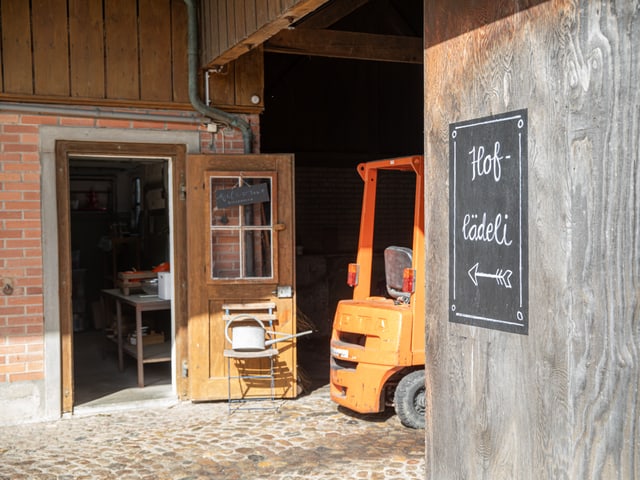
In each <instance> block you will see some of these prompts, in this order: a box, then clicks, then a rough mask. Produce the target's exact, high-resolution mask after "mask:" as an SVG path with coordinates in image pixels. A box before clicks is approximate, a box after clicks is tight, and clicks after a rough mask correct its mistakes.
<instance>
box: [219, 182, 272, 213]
mask: <svg viewBox="0 0 640 480" xmlns="http://www.w3.org/2000/svg"><path fill="white" fill-rule="evenodd" d="M268 201H269V186H268V185H267V184H266V183H258V184H256V185H242V186H241V187H234V188H229V189H226V190H216V208H229V207H237V206H239V205H252V204H254V203H264V202H268Z"/></svg>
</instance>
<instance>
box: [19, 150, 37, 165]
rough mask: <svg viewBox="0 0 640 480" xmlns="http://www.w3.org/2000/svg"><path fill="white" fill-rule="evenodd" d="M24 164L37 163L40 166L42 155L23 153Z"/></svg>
mask: <svg viewBox="0 0 640 480" xmlns="http://www.w3.org/2000/svg"><path fill="white" fill-rule="evenodd" d="M22 162H23V163H32V162H37V163H38V165H40V153H39V152H35V153H23V154H22Z"/></svg>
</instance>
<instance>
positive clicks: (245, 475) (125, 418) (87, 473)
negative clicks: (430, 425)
mask: <svg viewBox="0 0 640 480" xmlns="http://www.w3.org/2000/svg"><path fill="white" fill-rule="evenodd" d="M424 475H425V474H424V431H422V430H411V429H407V428H405V427H403V426H402V425H401V424H400V422H399V421H398V419H397V417H396V416H395V415H388V414H384V415H369V416H360V415H354V414H349V413H348V412H347V411H345V410H343V409H342V408H338V407H337V406H336V405H335V404H334V403H333V402H331V400H330V399H329V391H328V386H325V387H321V388H319V389H317V390H315V391H314V392H312V393H311V394H310V395H306V396H303V397H300V398H298V399H296V400H288V401H283V402H282V403H281V405H280V408H279V410H278V411H277V412H276V411H273V410H271V411H255V410H239V411H234V412H232V413H231V414H229V413H228V408H227V404H226V403H225V402H215V403H200V404H193V403H189V402H184V403H178V404H176V405H174V406H171V407H155V408H144V409H138V410H135V411H133V410H128V411H118V412H114V413H103V414H98V415H93V416H85V417H78V416H74V417H71V418H64V419H61V420H58V421H55V422H46V423H37V424H26V425H18V426H9V427H2V429H1V430H0V479H11V480H16V479H29V480H32V479H60V480H62V479H69V480H71V479H74V480H75V479H116V478H117V479H119V480H127V479H131V480H133V479H146V480H152V479H153V480H156V479H180V480H196V479H225V480H226V479H228V480H236V479H243V480H244V479H246V480H257V479H340V480H342V479H351V478H353V479H414V478H420V479H422V478H424Z"/></svg>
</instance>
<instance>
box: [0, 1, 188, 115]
mask: <svg viewBox="0 0 640 480" xmlns="http://www.w3.org/2000/svg"><path fill="white" fill-rule="evenodd" d="M0 28H1V29H2V35H1V41H2V43H1V48H2V75H1V78H0V98H5V99H28V100H34V98H35V99H37V98H40V99H43V100H47V99H48V100H52V99H56V98H66V99H69V98H73V99H74V100H76V101H79V102H81V101H83V100H84V101H86V102H87V103H95V101H103V102H107V103H108V102H115V103H118V102H119V103H131V102H140V103H143V104H149V105H159V106H166V107H171V106H172V105H174V104H182V106H184V104H188V103H189V98H188V77H187V75H188V70H187V57H186V50H187V19H186V6H185V4H184V2H183V0H135V1H132V0H32V1H31V2H28V1H23V0H0ZM36 97H37V98H36Z"/></svg>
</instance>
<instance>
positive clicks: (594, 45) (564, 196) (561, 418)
mask: <svg viewBox="0 0 640 480" xmlns="http://www.w3.org/2000/svg"><path fill="white" fill-rule="evenodd" d="M505 5H509V9H512V10H513V11H508V12H505V11H503V9H504V8H506V7H505ZM635 8H636V6H635V4H634V2H628V1H625V0H611V1H608V2H594V1H591V0H578V1H569V0H552V1H544V2H531V1H525V0H522V1H515V2H493V1H491V0H480V1H478V0H426V1H425V40H426V54H425V100H424V101H425V155H426V159H427V160H426V161H427V168H426V172H427V180H426V192H427V196H426V220H425V221H426V225H425V228H426V233H427V252H426V254H427V255H426V259H427V267H426V270H427V271H426V277H427V282H428V283H427V305H426V311H427V332H426V340H427V361H426V372H427V375H426V378H427V392H428V397H427V404H428V407H427V409H428V411H427V415H428V416H427V430H426V457H427V458H426V460H427V461H426V466H427V478H429V479H434V480H435V479H442V478H458V479H475V478H491V479H497V480H499V479H514V478H517V479H532V480H533V479H540V478H557V479H578V478H579V479H600V478H611V479H614V478H615V479H622V478H625V479H626V478H637V476H638V471H639V470H638V466H639V465H640V437H639V436H638V429H639V425H640V397H639V394H638V384H639V383H640V315H638V310H639V307H640V304H639V292H640V280H639V278H640V277H639V276H638V271H639V270H640V249H639V247H638V245H639V242H638V239H639V238H640V222H638V218H639V215H640V195H638V191H640V176H639V175H638V171H640V161H639V157H640V128H639V126H638V125H639V121H638V112H639V111H640V97H639V96H638V94H637V88H635V86H636V85H638V84H639V82H640V57H639V56H638V53H637V46H638V45H639V44H640V22H637V11H636V10H635ZM521 108H527V109H528V119H529V131H528V135H529V141H528V152H529V165H528V170H529V174H528V188H529V201H528V209H529V238H528V248H529V334H528V335H516V334H510V333H505V332H499V331H496V330H489V329H482V328H478V327H472V326H467V325H461V324H453V323H450V322H449V321H448V311H447V305H448V304H449V302H448V272H449V264H448V262H449V259H448V256H449V255H448V252H449V232H448V225H449V223H448V214H449V213H448V212H449V190H448V184H449V139H448V127H449V124H450V123H453V122H457V121H462V120H468V119H473V118H478V117H482V116H485V115H490V114H498V113H502V112H508V111H512V110H516V109H521Z"/></svg>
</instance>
